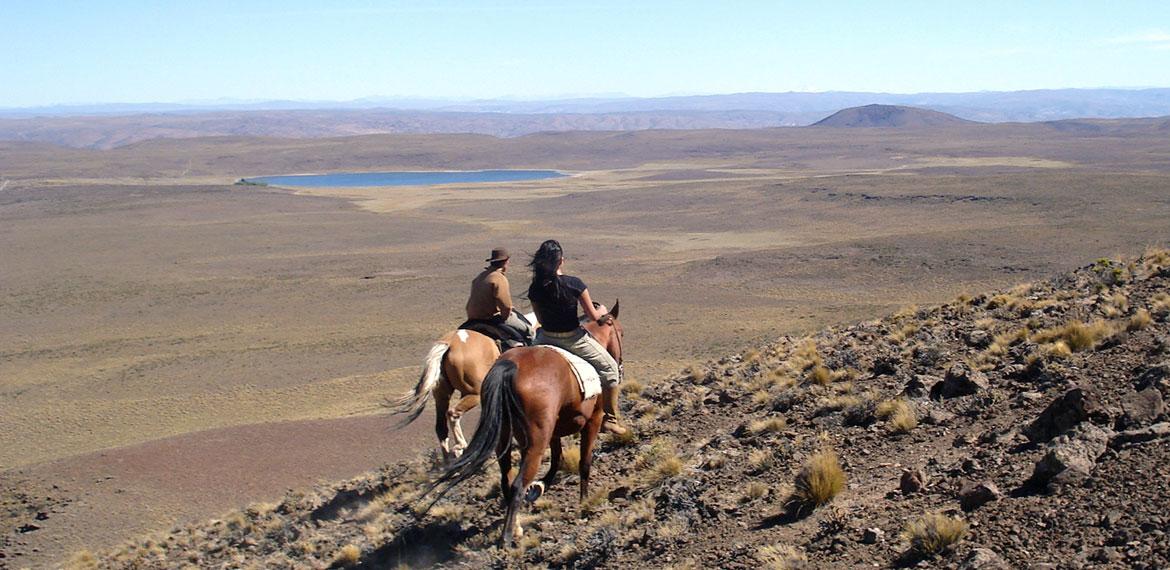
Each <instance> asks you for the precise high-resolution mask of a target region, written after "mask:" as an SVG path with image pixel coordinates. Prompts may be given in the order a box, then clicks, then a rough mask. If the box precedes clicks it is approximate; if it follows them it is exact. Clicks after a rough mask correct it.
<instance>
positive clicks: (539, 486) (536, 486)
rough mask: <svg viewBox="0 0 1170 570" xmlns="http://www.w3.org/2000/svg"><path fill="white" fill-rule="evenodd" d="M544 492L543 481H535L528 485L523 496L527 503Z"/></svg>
mask: <svg viewBox="0 0 1170 570" xmlns="http://www.w3.org/2000/svg"><path fill="white" fill-rule="evenodd" d="M543 494H544V483H542V482H540V481H537V482H535V483H533V484H531V485H529V486H528V494H527V495H526V496H525V497H524V498H525V499H526V500H527V501H528V502H529V503H531V502H534V501H536V500H537V499H539V498H540V496H541V495H543Z"/></svg>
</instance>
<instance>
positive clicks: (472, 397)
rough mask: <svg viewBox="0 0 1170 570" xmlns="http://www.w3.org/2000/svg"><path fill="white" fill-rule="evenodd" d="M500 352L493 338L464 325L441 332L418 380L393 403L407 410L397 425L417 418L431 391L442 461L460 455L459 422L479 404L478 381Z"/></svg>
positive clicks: (462, 442)
mask: <svg viewBox="0 0 1170 570" xmlns="http://www.w3.org/2000/svg"><path fill="white" fill-rule="evenodd" d="M499 356H500V350H499V349H498V348H497V347H496V343H495V341H494V340H492V339H491V338H488V337H487V336H486V335H482V334H480V333H477V332H475V331H469V330H463V329H459V330H454V331H451V332H449V333H447V334H445V335H443V336H442V338H440V339H439V341H438V342H436V343H435V344H434V345H432V346H431V350H430V352H428V353H427V358H426V360H425V361H424V362H423V370H422V374H421V375H420V376H419V379H418V384H417V385H416V386H415V387H414V389H413V390H411V391H409V392H407V393H405V394H403V395H402V396H400V397H399V398H398V399H397V400H395V401H394V403H393V405H394V406H396V407H397V408H398V409H397V410H396V411H395V412H394V413H396V414H406V417H405V418H404V419H403V420H402V421H401V422H399V424H398V426H399V427H403V426H405V425H407V424H409V423H410V422H413V421H414V420H415V419H417V418H418V416H419V415H420V414H422V411H423V408H425V407H426V405H427V395H428V394H430V395H431V396H433V397H434V398H435V435H436V436H438V438H439V449H440V450H441V451H442V452H443V462H444V463H448V462H450V461H451V460H453V459H455V458H457V457H459V456H460V455H461V454H462V453H463V450H464V449H466V448H467V439H466V438H464V437H463V427H462V425H460V423H459V422H460V420H461V419H462V418H463V414H464V413H466V412H467V410H470V409H472V408H474V407H475V406H477V405H478V404H479V388H480V384H482V383H483V377H484V376H485V375H486V374H487V372H488V369H490V368H491V367H492V363H493V362H495V360H496V358H497V357H499ZM456 391H458V392H459V393H460V395H461V397H460V398H459V402H458V403H457V404H456V405H455V409H450V406H451V396H452V395H454V394H455V392H456ZM452 436H453V438H454V440H453V441H452Z"/></svg>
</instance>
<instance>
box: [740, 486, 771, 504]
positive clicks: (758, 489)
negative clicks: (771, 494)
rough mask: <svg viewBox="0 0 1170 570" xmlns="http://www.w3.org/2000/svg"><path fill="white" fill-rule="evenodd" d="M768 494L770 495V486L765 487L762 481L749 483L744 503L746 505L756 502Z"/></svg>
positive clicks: (745, 491) (744, 494)
mask: <svg viewBox="0 0 1170 570" xmlns="http://www.w3.org/2000/svg"><path fill="white" fill-rule="evenodd" d="M767 494H768V486H767V485H765V484H764V483H762V482H760V481H752V482H750V483H748V486H747V489H744V492H743V501H744V502H745V503H746V502H748V501H754V500H756V499H759V498H762V497H763V496H764V495H767Z"/></svg>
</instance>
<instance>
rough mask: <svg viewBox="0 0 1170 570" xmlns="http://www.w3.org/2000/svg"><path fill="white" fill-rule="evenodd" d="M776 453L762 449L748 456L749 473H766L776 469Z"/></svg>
mask: <svg viewBox="0 0 1170 570" xmlns="http://www.w3.org/2000/svg"><path fill="white" fill-rule="evenodd" d="M776 462H777V461H776V453H775V452H774V451H772V450H771V449H768V448H761V449H756V450H754V451H752V452H751V453H750V454H748V461H747V463H748V464H747V466H748V472H750V473H764V472H766V471H771V470H772V469H773V468H774V467H776Z"/></svg>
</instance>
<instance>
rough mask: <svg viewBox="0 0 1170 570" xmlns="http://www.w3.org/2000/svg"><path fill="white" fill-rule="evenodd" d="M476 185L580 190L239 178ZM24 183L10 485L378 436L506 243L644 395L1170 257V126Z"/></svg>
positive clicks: (413, 152) (522, 280)
mask: <svg viewBox="0 0 1170 570" xmlns="http://www.w3.org/2000/svg"><path fill="white" fill-rule="evenodd" d="M478 168H555V169H560V170H564V171H571V172H574V173H576V175H575V176H573V177H570V178H565V179H558V180H551V181H534V182H522V183H498V184H489V185H480V186H457V185H449V186H442V187H416V188H346V189H312V190H306V189H301V190H295V189H281V188H266V187H254V186H233V185H232V184H231V183H232V182H233V181H235V180H237V179H239V178H241V177H248V176H259V175H265V174H286V173H307V172H347V171H362V170H417V169H478ZM0 178H3V179H4V180H7V183H4V182H0V184H4V186H3V190H0V260H2V263H0V266H2V267H3V271H2V273H0V323H3V326H0V468H3V469H8V470H11V469H16V468H20V469H23V470H25V471H22V473H31V474H34V476H35V474H36V473H39V472H38V471H37V469H38V468H39V467H38V466H43V465H48V464H50V463H51V462H53V461H57V460H61V459H63V458H67V457H70V456H75V455H77V454H82V453H87V452H98V451H101V450H107V449H109V448H112V447H115V446H124V445H131V444H139V443H142V442H148V441H153V440H158V439H160V438H165V437H170V436H181V435H183V434H192V433H195V432H200V431H202V430H210V429H222V428H227V429H231V428H239V429H244V430H247V429H249V428H248V426H251V425H255V424H259V423H266V422H281V421H289V420H307V419H335V418H352V417H360V416H368V415H371V414H378V413H380V412H381V410H380V405H381V403H382V401H383V398H384V396H386V395H388V394H392V393H396V392H399V391H401V390H403V389H405V388H407V387H408V386H409V385H413V382H414V380H415V375H416V374H417V372H418V367H419V364H420V359H421V358H422V356H423V355H424V354H425V352H426V350H427V348H428V347H429V345H430V343H431V342H433V340H434V339H436V338H437V337H438V336H439V335H440V334H441V333H443V332H444V331H445V330H448V329H450V328H451V327H453V326H454V325H456V324H458V323H459V322H460V321H461V317H462V305H463V302H464V300H465V297H464V296H465V295H466V289H467V285H468V282H469V280H470V279H471V277H472V276H474V275H475V273H476V272H477V271H478V269H479V268H480V267H481V266H482V263H481V261H480V260H482V259H483V258H484V257H486V254H487V252H488V251H489V250H490V249H491V248H492V247H493V246H495V245H504V246H507V247H509V248H510V249H511V250H512V251H513V252H515V253H514V254H513V255H514V256H515V257H516V258H517V259H516V263H514V267H513V269H512V270H511V272H510V274H511V278H512V283H513V289H514V292H516V293H519V292H520V291H521V290H522V289H523V287H524V285H526V283H527V280H528V272H527V270H526V268H525V267H524V266H523V264H522V263H521V262H522V261H523V258H524V254H525V253H527V252H531V251H534V250H535V248H536V247H537V245H539V243H540V242H541V241H542V240H544V239H547V238H557V239H559V240H560V241H561V242H562V244H563V245H564V246H565V249H566V254H567V260H566V267H565V269H566V271H567V272H569V273H572V274H575V275H578V276H580V277H582V278H583V279H584V280H585V281H586V282H587V283H588V284H589V287H590V292H591V293H592V295H593V297H594V298H595V299H598V300H601V301H603V302H606V303H612V302H613V300H614V299H617V298H620V299H621V300H622V308H623V311H622V315H623V325H624V327H625V330H626V345H625V348H626V361H627V362H626V372H627V375H628V377H630V378H634V379H638V380H639V381H641V382H643V383H647V382H653V381H654V380H655V379H656V378H657V377H658V376H660V375H662V374H663V373H666V372H674V371H677V370H679V369H681V368H683V367H684V366H686V365H687V364H689V363H692V362H696V361H698V360H703V359H708V358H714V357H718V356H722V355H724V354H727V353H730V352H734V351H737V350H740V349H742V348H744V347H745V346H747V345H750V344H752V343H755V342H759V341H762V340H765V339H770V338H774V337H776V336H778V335H782V334H800V333H803V332H807V331H811V330H815V329H819V328H822V327H824V326H830V325H834V324H843V323H851V322H855V321H859V320H866V319H871V318H874V317H877V316H880V315H884V314H888V313H892V312H895V311H897V310H899V309H902V308H904V307H906V306H908V305H915V304H918V305H925V304H931V303H939V302H945V301H949V300H951V299H953V298H954V297H955V296H957V295H959V294H960V293H961V292H963V291H969V292H973V293H974V292H981V291H984V290H987V289H990V288H993V287H999V286H1004V285H1008V284H1014V283H1019V282H1025V281H1030V280H1033V279H1038V278H1041V277H1043V276H1048V275H1051V274H1053V273H1055V272H1058V271H1063V270H1066V269H1069V268H1072V267H1075V266H1078V265H1082V264H1085V263H1088V262H1090V261H1091V260H1094V259H1096V258H1099V257H1103V256H1118V255H1122V256H1125V255H1129V256H1136V255H1137V254H1140V253H1141V252H1142V251H1143V250H1144V248H1145V247H1146V246H1148V245H1162V246H1165V245H1166V243H1167V241H1168V240H1170V129H1166V128H1165V126H1164V124H1163V123H1159V122H1156V121H1130V122H1126V121H1095V122H1081V123H1070V124H1064V125H1062V126H1060V127H1059V128H1058V127H1056V126H1052V125H1044V124H1030V125H1014V124H1008V125H977V126H964V127H947V128H930V129H818V128H799V129H769V130H752V131H724V130H713V131H646V132H626V133H597V132H589V133H548V134H539V135H530V136H526V137H519V138H514V139H496V138H492V137H486V136H476V135H373V136H360V137H348V138H340V139H315V140H294V139H274V138H233V137H221V138H208V139H187V140H157V141H149V142H143V143H137V144H134V145H130V146H127V147H121V148H116V149H111V150H78V149H65V148H58V147H52V146H48V145H40V144H18V143H0ZM423 421H424V422H427V421H429V420H428V419H427V418H424V419H423ZM387 423H388V422H387ZM424 431H425V430H419V431H416V432H413V435H411V437H412V438H414V439H413V440H412V441H415V442H418V441H425V438H427V437H429V435H426V434H424V433H423V432H424ZM225 442H226V443H224V446H223V447H221V448H220V453H224V454H229V453H243V452H245V451H244V450H233V449H232V448H231V443H230V442H231V438H226V439H225ZM305 445H316V446H320V447H325V446H328V445H330V442H329V441H327V440H323V441H306V442H305ZM405 449H406V448H403V450H404V452H405ZM411 449H412V451H410V452H411V453H413V448H411ZM359 455H360V454H359ZM196 459H197V458H195V459H192V460H193V461H195V460H196ZM384 459H385V460H392V459H395V458H394V457H385V458H384ZM362 461H365V462H366V463H367V464H363V465H356V464H355V465H354V469H355V471H354V473H357V472H360V471H362V470H365V469H368V468H370V467H372V466H374V465H376V463H372V464H369V463H370V462H372V461H377V459H376V458H374V459H371V458H368V457H367V458H363V459H362ZM282 490H283V489H274V490H273V492H274V493H279V491H282ZM261 499H265V497H255V500H261ZM226 506H230V505H225V507H226ZM164 514H165V513H164ZM209 514H211V513H209ZM160 516H161V515H160ZM160 520H161V519H160Z"/></svg>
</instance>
